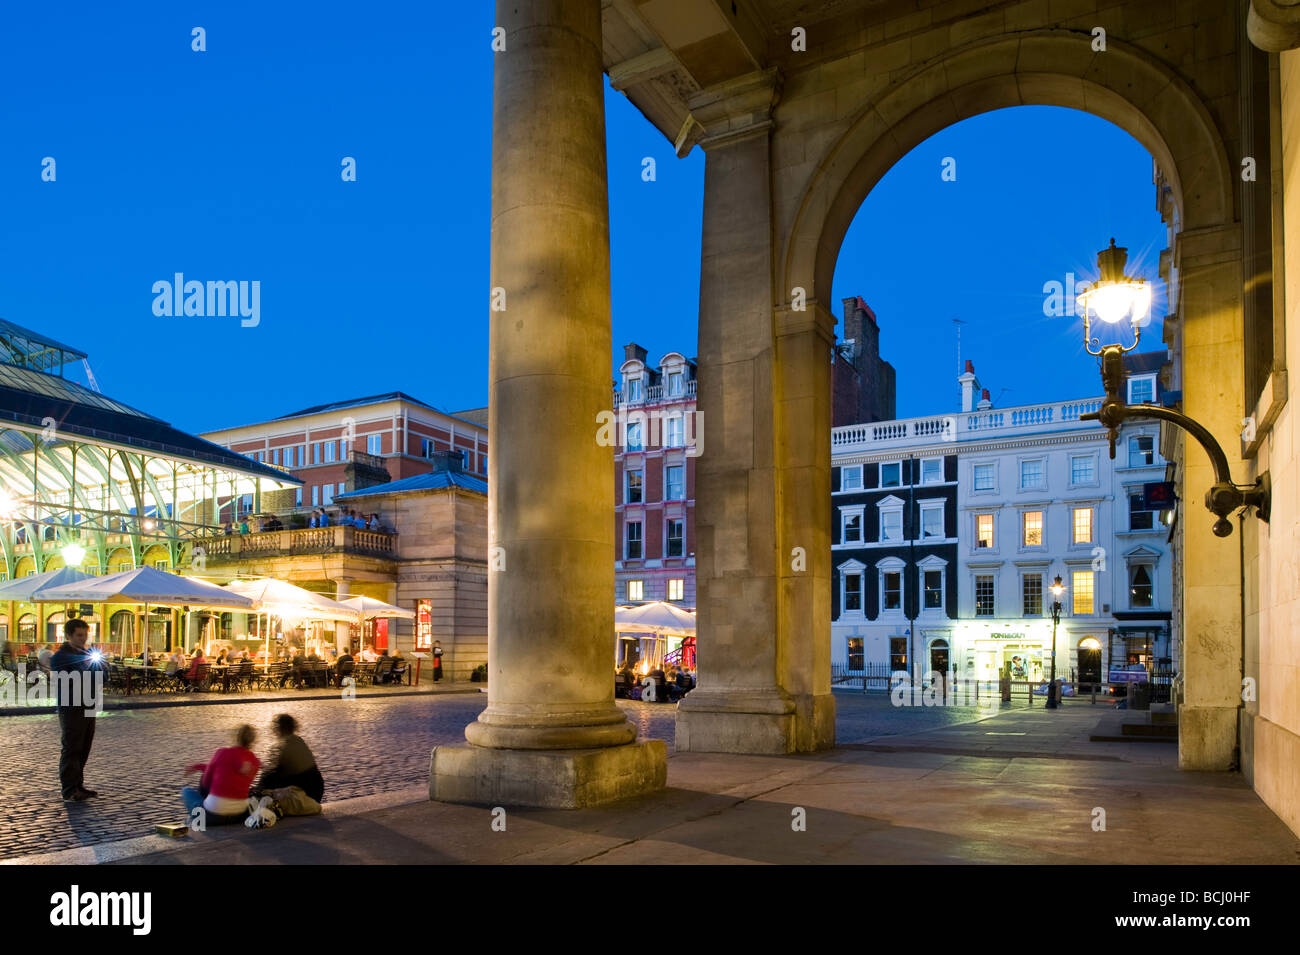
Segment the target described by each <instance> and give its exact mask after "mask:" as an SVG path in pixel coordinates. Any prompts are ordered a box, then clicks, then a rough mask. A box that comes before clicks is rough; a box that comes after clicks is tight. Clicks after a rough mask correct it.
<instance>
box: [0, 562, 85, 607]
mask: <svg viewBox="0 0 1300 955" xmlns="http://www.w3.org/2000/svg"><path fill="white" fill-rule="evenodd" d="M95 579H97V578H95V577H93V576H91V575H90V574H87V573H85V572H84V571H81V570H78V569H77V568H75V567H60V568H59V569H58V570H47V571H45V573H43V574H32V575H31V576H30V577H19V578H17V579H16V580H6V581H4V583H0V600H20V601H25V602H31V601H33V600H34V599H35V598H36V596H37V595H38V594H39V593H40V592H41V591H43V590H45V589H47V588H50V587H61V586H63V585H64V584H75V583H77V582H78V581H81V580H95Z"/></svg>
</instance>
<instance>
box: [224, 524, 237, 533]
mask: <svg viewBox="0 0 1300 955" xmlns="http://www.w3.org/2000/svg"><path fill="white" fill-rule="evenodd" d="M224 530H225V532H226V536H227V537H229V536H230V535H231V534H233V533H235V529H234V527H232V526H231V524H230V521H226V526H225V528H224Z"/></svg>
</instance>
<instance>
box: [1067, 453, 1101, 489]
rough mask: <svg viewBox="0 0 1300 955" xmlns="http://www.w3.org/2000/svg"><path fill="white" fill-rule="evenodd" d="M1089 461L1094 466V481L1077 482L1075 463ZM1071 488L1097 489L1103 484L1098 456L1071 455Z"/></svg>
mask: <svg viewBox="0 0 1300 955" xmlns="http://www.w3.org/2000/svg"><path fill="white" fill-rule="evenodd" d="M1085 458H1086V459H1088V460H1089V461H1090V462H1091V464H1092V480H1090V481H1076V480H1075V479H1074V462H1075V461H1079V460H1083V459H1085ZM1069 466H1070V487H1097V486H1098V485H1099V484H1100V483H1101V469H1100V467H1099V466H1098V461H1097V455H1096V454H1071V455H1070V462H1069Z"/></svg>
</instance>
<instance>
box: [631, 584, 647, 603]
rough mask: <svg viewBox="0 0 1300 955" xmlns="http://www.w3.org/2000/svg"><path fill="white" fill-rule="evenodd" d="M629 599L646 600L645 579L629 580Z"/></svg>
mask: <svg viewBox="0 0 1300 955" xmlns="http://www.w3.org/2000/svg"><path fill="white" fill-rule="evenodd" d="M627 599H628V600H629V601H631V600H645V581H644V580H629V581H628V582H627Z"/></svg>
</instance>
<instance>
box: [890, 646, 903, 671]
mask: <svg viewBox="0 0 1300 955" xmlns="http://www.w3.org/2000/svg"><path fill="white" fill-rule="evenodd" d="M900 670H901V671H903V672H906V671H907V637H890V638H889V671H890V672H891V673H898V672H899V671H900Z"/></svg>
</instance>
